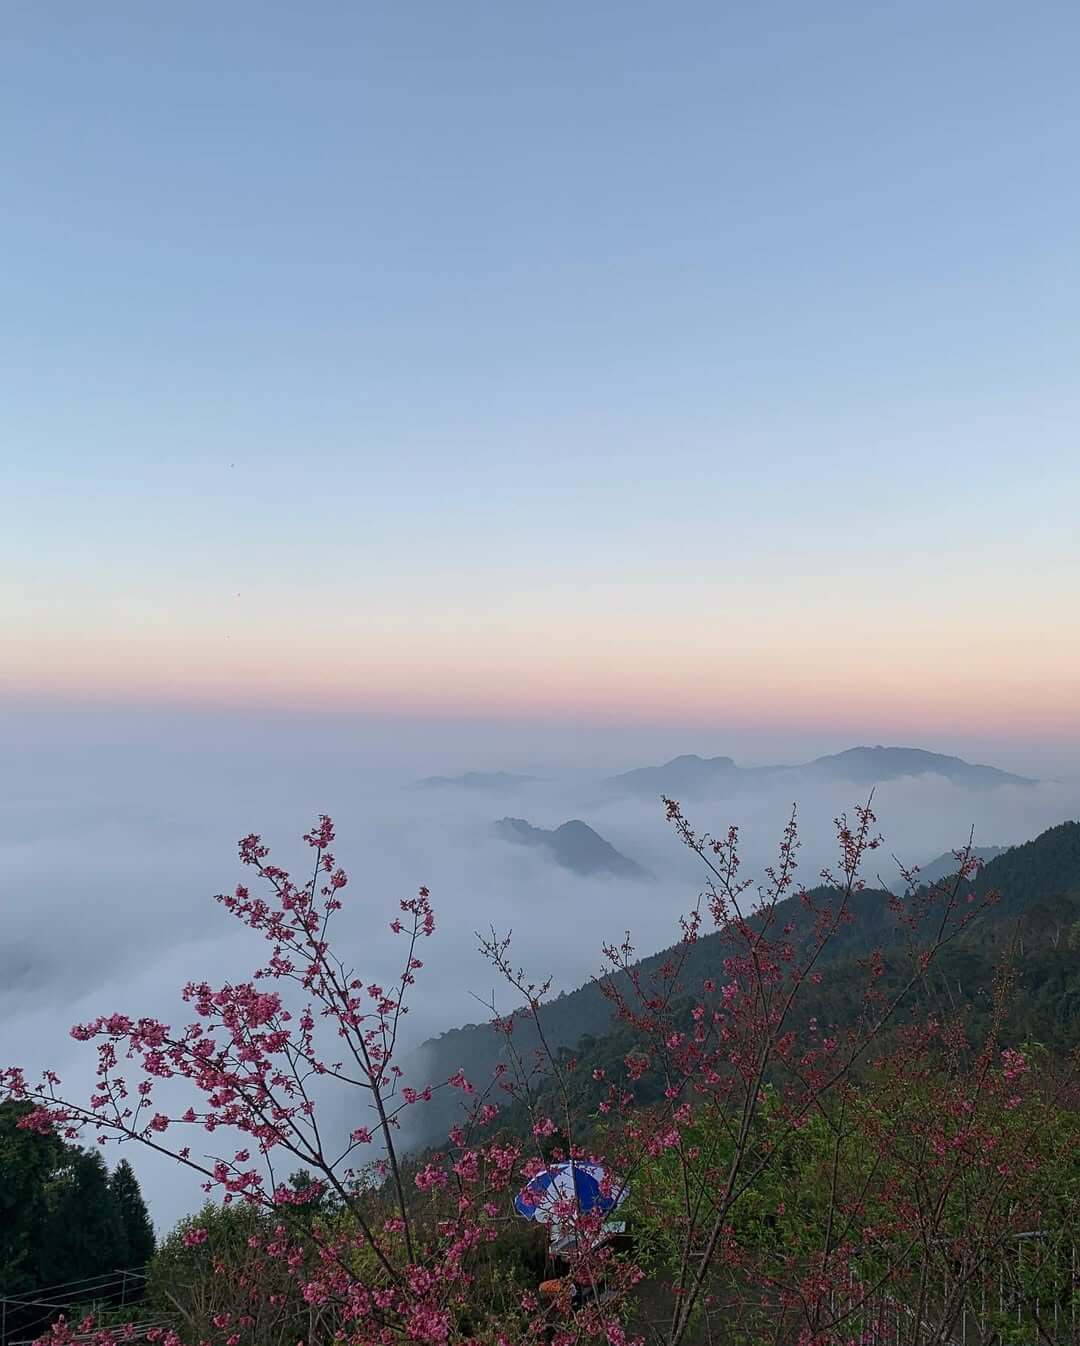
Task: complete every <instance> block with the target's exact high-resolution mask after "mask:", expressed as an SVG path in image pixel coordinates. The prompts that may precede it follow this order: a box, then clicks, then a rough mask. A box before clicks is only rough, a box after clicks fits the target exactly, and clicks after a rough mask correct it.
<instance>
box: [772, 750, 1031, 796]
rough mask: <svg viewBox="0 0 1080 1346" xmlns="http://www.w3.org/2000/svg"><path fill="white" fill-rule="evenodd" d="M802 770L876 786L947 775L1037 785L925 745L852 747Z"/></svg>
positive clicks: (973, 782)
mask: <svg viewBox="0 0 1080 1346" xmlns="http://www.w3.org/2000/svg"><path fill="white" fill-rule="evenodd" d="M799 769H800V770H801V771H803V772H806V773H808V774H810V775H813V776H817V777H819V778H824V779H827V780H843V781H851V782H853V783H855V784H858V785H876V784H878V782H880V781H887V780H896V779H897V778H898V777H900V776H929V775H933V776H944V777H945V779H946V780H950V781H952V782H953V783H954V784H956V785H967V786H971V787H972V788H974V789H980V788H983V789H985V788H988V787H993V786H996V785H1034V784H1035V782H1034V781H1033V780H1031V779H1029V778H1028V777H1027V776H1014V775H1013V773H1012V772H1011V771H1000V770H999V769H998V768H997V767H996V766H978V765H973V764H972V763H971V762H965V761H964V760H963V758H962V757H947V756H946V755H945V754H944V753H940V752H927V751H926V750H925V749H923V748H883V747H882V746H881V744H880V743H879V744H878V745H877V746H876V747H874V748H848V750H847V751H846V752H838V753H835V754H834V755H833V756H831V757H817V758H815V759H814V761H812V762H807V764H806V765H805V766H804V767H801V768H799Z"/></svg>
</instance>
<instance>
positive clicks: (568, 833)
mask: <svg viewBox="0 0 1080 1346" xmlns="http://www.w3.org/2000/svg"><path fill="white" fill-rule="evenodd" d="M494 831H495V835H496V836H498V837H501V838H502V840H503V841H510V842H513V843H514V844H515V845H519V846H533V847H536V848H537V849H540V850H543V851H545V852H546V853H547V854H548V855H549V856H550V858H551V859H552V860H554V861H555V863H556V864H559V865H562V867H563V868H564V869H569V870H572V871H573V872H574V873H575V874H582V875H586V876H593V875H598V874H610V875H613V876H614V877H616V878H624V879H644V878H648V877H649V873H648V870H646V869H643V868H642V866H641V865H639V864H638V863H637V862H636V861H634V860H631V859H630V858H629V857H628V856H625V855H623V854H622V852H621V851H617V850H616V849H615V847H614V846H613V845H612V844H611V842H610V841H605V840H604V838H603V837H602V836H601V835H600V833H599V832H596V831H594V830H593V829H592V828H591V827H590V826H589V824H588V823H585V822H582V821H581V819H580V818H571V819H570V821H569V822H565V823H562V824H560V826H558V827H556V828H553V829H550V830H549V829H547V828H544V827H534V826H533V825H532V823H530V822H527V821H526V820H525V819H524V818H501V819H500V820H499V821H498V822H497V823H495V824H494Z"/></svg>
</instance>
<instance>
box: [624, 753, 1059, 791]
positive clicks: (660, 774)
mask: <svg viewBox="0 0 1080 1346" xmlns="http://www.w3.org/2000/svg"><path fill="white" fill-rule="evenodd" d="M798 775H803V776H807V777H809V778H810V779H811V780H812V779H815V778H816V779H818V780H820V779H827V780H837V781H850V782H851V783H852V784H854V785H876V784H879V783H881V782H883V781H888V780H897V779H899V778H900V777H902V776H928V775H934V776H943V777H944V778H945V779H946V780H950V781H952V782H953V783H954V784H956V785H964V786H967V787H968V788H969V789H991V788H993V787H995V786H999V785H1034V784H1035V782H1034V781H1033V780H1030V779H1029V778H1028V777H1027V776H1017V775H1014V774H1013V773H1012V772H1010V771H1001V770H1000V769H999V768H998V767H994V766H983V765H979V764H975V763H971V762H965V761H964V759H963V758H962V757H949V756H947V755H946V754H944V753H939V752H929V751H927V750H926V749H925V748H902V747H888V746H886V745H885V744H882V743H877V744H875V745H874V746H873V747H866V746H861V747H856V748H847V749H845V750H844V751H843V752H838V753H833V754H831V755H830V756H826V757H816V758H815V759H814V760H813V761H812V762H804V763H802V764H801V765H799V766H760V767H740V766H737V765H736V764H735V762H734V761H733V760H732V759H731V758H730V757H699V756H697V755H696V754H695V753H684V754H683V755H682V756H680V757H673V758H672V759H671V761H670V762H665V763H664V764H663V765H662V766H645V767H637V768H636V769H635V770H633V771H624V772H622V774H621V775H618V776H612V777H610V778H609V780H608V782H607V784H608V787H609V788H610V789H613V790H615V791H617V792H618V793H620V794H639V795H645V796H651V797H655V796H656V795H659V794H666V795H670V796H672V797H673V798H675V799H680V798H694V797H696V796H700V795H703V794H709V793H713V792H716V791H717V790H730V789H734V788H738V787H739V786H741V785H744V784H748V783H750V782H752V781H767V780H769V779H771V778H775V777H781V776H783V777H789V776H798Z"/></svg>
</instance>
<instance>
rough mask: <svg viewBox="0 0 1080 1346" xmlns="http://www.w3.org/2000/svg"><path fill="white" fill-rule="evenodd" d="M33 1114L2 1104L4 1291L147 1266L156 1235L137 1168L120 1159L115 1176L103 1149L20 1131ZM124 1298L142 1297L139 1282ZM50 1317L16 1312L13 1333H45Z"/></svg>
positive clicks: (25, 1107)
mask: <svg viewBox="0 0 1080 1346" xmlns="http://www.w3.org/2000/svg"><path fill="white" fill-rule="evenodd" d="M32 1110H33V1107H32V1105H31V1104H29V1103H18V1102H11V1101H9V1102H5V1103H2V1104H0V1294H3V1295H6V1296H28V1297H32V1296H33V1294H34V1292H35V1291H36V1290H38V1289H40V1288H42V1287H47V1286H50V1285H57V1284H70V1283H72V1282H77V1281H81V1280H85V1279H88V1278H91V1277H111V1275H112V1273H113V1272H116V1271H120V1270H126V1269H129V1268H132V1267H137V1266H140V1265H143V1264H145V1263H146V1262H147V1261H148V1260H149V1258H150V1256H151V1254H152V1253H153V1248H154V1231H153V1228H152V1227H151V1225H150V1219H149V1216H148V1214H147V1210H146V1205H145V1203H144V1201H143V1199H142V1193H141V1192H140V1191H139V1184H138V1181H137V1179H136V1177H135V1174H134V1172H133V1171H132V1169H131V1166H130V1165H129V1164H127V1163H126V1162H121V1163H120V1165H119V1166H118V1167H117V1169H116V1172H115V1173H113V1174H112V1175H111V1176H110V1174H109V1171H108V1168H107V1167H106V1165H105V1161H104V1159H103V1158H102V1156H101V1154H100V1152H99V1151H97V1150H93V1151H88V1150H83V1149H80V1148H78V1147H77V1146H74V1145H68V1144H65V1143H64V1141H62V1140H61V1139H60V1138H59V1137H57V1136H56V1135H54V1134H47V1135H41V1134H39V1133H38V1132H36V1131H30V1130H23V1129H21V1128H20V1127H19V1121H20V1119H21V1118H22V1117H24V1116H26V1115H27V1114H28V1113H29V1112H31V1111H32ZM109 1294H110V1296H112V1290H111V1289H110V1291H109ZM117 1294H118V1295H120V1296H122V1297H123V1298H124V1299H126V1300H127V1299H131V1298H132V1297H133V1296H137V1295H138V1294H139V1288H138V1282H137V1281H135V1280H132V1281H131V1282H130V1284H128V1285H127V1286H126V1287H124V1288H123V1289H122V1290H118V1291H117ZM112 1297H113V1298H115V1297H116V1296H112ZM98 1307H99V1309H100V1305H99V1306H98ZM106 1307H107V1308H109V1309H110V1310H111V1309H113V1308H115V1307H116V1305H114V1304H112V1303H111V1300H110V1302H109V1304H108V1305H107V1306H106ZM43 1312H44V1313H45V1318H46V1319H47V1317H48V1316H49V1315H48V1312H47V1311H44V1310H42V1309H40V1308H34V1309H31V1308H29V1307H25V1306H24V1307H23V1308H15V1307H13V1308H11V1309H9V1311H8V1314H7V1320H6V1325H7V1335H8V1336H9V1337H12V1338H15V1339H18V1338H19V1337H20V1336H26V1335H28V1334H32V1333H34V1332H38V1331H41V1330H42V1328H44V1327H45V1326H46V1325H47V1324H46V1321H45V1320H44V1319H43V1317H42V1314H43ZM52 1316H55V1313H54V1314H53V1315H52Z"/></svg>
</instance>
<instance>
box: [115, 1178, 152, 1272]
mask: <svg viewBox="0 0 1080 1346" xmlns="http://www.w3.org/2000/svg"><path fill="white" fill-rule="evenodd" d="M109 1191H110V1192H111V1193H112V1198H113V1202H114V1204H115V1205H116V1207H117V1209H118V1210H119V1212H120V1220H121V1223H122V1224H123V1227H124V1237H125V1238H126V1240H127V1252H126V1259H125V1261H124V1265H125V1266H129V1267H140V1266H145V1265H146V1263H147V1262H149V1261H150V1259H151V1257H153V1255H154V1226H153V1225H152V1224H151V1223H150V1213H149V1211H148V1210H147V1209H146V1202H145V1201H144V1200H143V1197H142V1192H141V1191H140V1190H139V1183H138V1180H137V1179H136V1177H135V1173H134V1171H133V1169H132V1167H131V1165H130V1164H129V1163H128V1161H127V1160H126V1159H121V1160H120V1162H119V1164H117V1166H116V1168H115V1170H114V1171H113V1174H112V1176H111V1177H110V1179H109Z"/></svg>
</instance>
